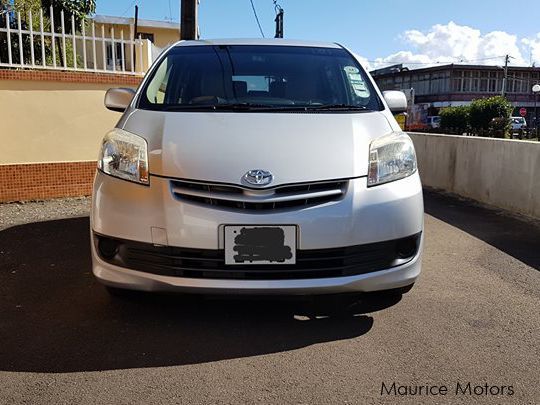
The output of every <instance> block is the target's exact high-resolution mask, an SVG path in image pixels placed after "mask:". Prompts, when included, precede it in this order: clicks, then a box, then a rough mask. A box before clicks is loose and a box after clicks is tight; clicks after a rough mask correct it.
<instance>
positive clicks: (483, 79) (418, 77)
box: [371, 64, 540, 121]
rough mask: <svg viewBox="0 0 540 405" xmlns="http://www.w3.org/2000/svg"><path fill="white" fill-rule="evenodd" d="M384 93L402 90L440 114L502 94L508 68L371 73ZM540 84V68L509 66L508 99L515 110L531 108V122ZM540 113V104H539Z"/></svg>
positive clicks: (428, 110)
mask: <svg viewBox="0 0 540 405" xmlns="http://www.w3.org/2000/svg"><path fill="white" fill-rule="evenodd" d="M371 74H372V76H373V77H374V79H375V81H376V82H377V84H378V85H379V87H380V89H381V90H383V91H384V90H402V91H405V93H406V94H407V93H408V96H409V97H410V99H411V101H412V103H413V104H417V105H421V106H423V107H424V109H425V110H426V114H427V115H437V114H438V111H439V109H440V108H442V107H448V106H458V105H466V104H470V103H471V101H472V100H475V99H478V98H485V97H491V96H496V95H500V94H501V93H502V89H503V82H504V69H503V67H501V66H484V65H455V64H450V65H441V66H433V67H428V68H423V69H413V70H409V69H408V68H406V67H403V65H394V66H390V67H388V68H384V69H378V70H375V71H372V72H371ZM537 83H540V67H514V66H509V67H508V76H507V80H506V97H507V99H508V100H509V101H510V102H511V103H512V105H513V106H514V107H515V110H514V115H518V111H519V109H520V108H522V107H525V108H526V109H527V120H528V121H529V120H531V119H532V118H533V117H534V107H535V97H536V96H535V94H533V92H532V87H533V85H535V84H537ZM538 107H539V112H540V103H539V105H538Z"/></svg>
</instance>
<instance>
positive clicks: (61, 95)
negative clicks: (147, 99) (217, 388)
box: [0, 80, 135, 164]
mask: <svg viewBox="0 0 540 405" xmlns="http://www.w3.org/2000/svg"><path fill="white" fill-rule="evenodd" d="M111 87H132V88H135V86H133V85H132V86H129V85H122V84H120V85H115V84H92V83H63V82H51V81H37V80H36V81H33V80H32V81H26V80H0V117H1V120H0V121H1V122H2V125H1V127H0V141H1V143H0V144H1V145H2V146H1V148H0V164H13V163H37V162H66V161H83V160H96V159H97V154H98V149H99V146H100V142H101V139H102V138H103V135H105V133H106V132H107V131H108V130H110V129H111V128H113V127H114V126H115V125H116V123H117V121H118V119H119V118H120V115H121V114H120V113H117V112H112V111H109V110H107V109H106V108H105V107H104V105H103V99H104V95H105V92H106V91H107V89H109V88H111Z"/></svg>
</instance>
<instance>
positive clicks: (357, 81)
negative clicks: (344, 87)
mask: <svg viewBox="0 0 540 405" xmlns="http://www.w3.org/2000/svg"><path fill="white" fill-rule="evenodd" d="M343 70H345V73H347V78H348V79H349V83H351V86H352V88H353V90H354V93H355V94H356V95H357V96H358V97H362V98H368V97H369V90H368V88H367V86H366V83H365V82H364V80H363V79H362V75H361V74H360V71H359V70H358V68H356V67H354V66H345V67H344V68H343Z"/></svg>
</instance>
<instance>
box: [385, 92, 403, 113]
mask: <svg viewBox="0 0 540 405" xmlns="http://www.w3.org/2000/svg"><path fill="white" fill-rule="evenodd" d="M383 96H384V100H385V101H386V104H388V108H389V109H390V111H392V112H393V113H394V114H400V113H403V112H405V111H407V97H406V96H405V93H403V92H402V91H395V90H390V91H383Z"/></svg>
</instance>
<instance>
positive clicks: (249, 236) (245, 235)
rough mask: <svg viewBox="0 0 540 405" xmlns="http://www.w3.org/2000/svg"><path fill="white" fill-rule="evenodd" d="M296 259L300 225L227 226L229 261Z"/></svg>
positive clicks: (261, 262) (227, 253) (226, 245)
mask: <svg viewBox="0 0 540 405" xmlns="http://www.w3.org/2000/svg"><path fill="white" fill-rule="evenodd" d="M295 263H296V226H294V225H261V226H259V225H234V226H233V225H226V226H225V264H237V265H238V264H239V265H243V264H245V265H249V264H254V265H257V264H259V265H260V264H295Z"/></svg>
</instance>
